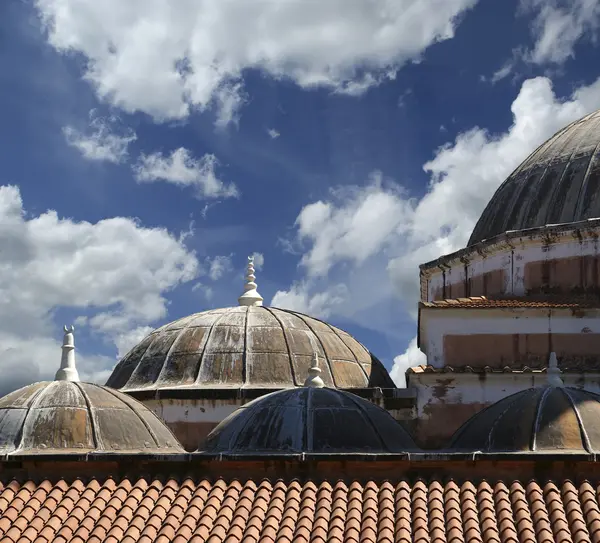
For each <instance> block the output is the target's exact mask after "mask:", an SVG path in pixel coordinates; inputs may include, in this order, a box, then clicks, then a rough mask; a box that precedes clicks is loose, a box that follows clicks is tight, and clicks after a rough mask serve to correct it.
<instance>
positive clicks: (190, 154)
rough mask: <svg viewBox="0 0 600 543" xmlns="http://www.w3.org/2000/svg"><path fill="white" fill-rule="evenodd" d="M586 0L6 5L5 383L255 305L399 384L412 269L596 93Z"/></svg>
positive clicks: (7, 386) (1, 77) (1, 299)
mask: <svg viewBox="0 0 600 543" xmlns="http://www.w3.org/2000/svg"><path fill="white" fill-rule="evenodd" d="M599 32H600V0H567V1H561V0H503V1H499V0H252V1H248V0H129V1H128V2H122V1H121V0H104V1H102V2H98V1H97V0H4V1H3V2H0V119H1V120H2V122H1V123H0V142H1V145H0V167H1V169H0V177H1V178H0V255H1V258H0V371H2V375H3V378H2V384H1V385H0V393H5V392H8V391H9V390H12V389H14V388H17V387H18V386H22V385H25V384H28V383H30V382H33V381H37V380H43V379H49V378H50V379H51V378H52V377H53V375H54V373H55V371H56V369H57V368H58V365H59V363H60V344H61V340H62V327H63V325H65V324H66V325H70V324H74V325H75V329H76V332H75V334H76V335H75V337H76V344H77V357H78V367H79V371H80V374H81V377H82V378H83V379H86V380H91V381H95V382H100V383H103V382H104V381H105V380H106V378H107V377H108V375H109V374H110V371H111V369H112V368H113V367H114V365H115V364H116V362H117V360H118V359H119V357H121V356H123V355H125V354H126V353H127V351H128V350H129V349H130V348H131V347H133V346H134V345H135V344H136V342H137V341H139V340H141V339H142V338H143V337H144V336H145V335H146V334H148V333H149V332H150V331H152V330H153V329H154V328H156V327H158V326H160V325H162V324H165V323H167V322H170V321H173V320H176V319H178V318H181V317H183V316H186V315H189V314H192V313H196V312H200V311H204V310H208V309H212V308H216V307H229V306H233V305H236V304H237V297H238V296H239V295H240V294H241V293H242V292H243V281H244V280H243V275H244V268H245V265H246V262H247V256H249V255H254V256H255V263H256V267H257V283H258V285H259V292H260V293H261V294H262V296H263V297H264V299H265V304H268V305H272V306H276V307H282V308H288V309H292V310H297V311H301V312H304V313H307V314H309V315H312V316H314V317H317V318H321V319H325V320H327V321H328V322H330V323H331V324H333V325H336V326H339V327H340V328H342V329H345V330H347V331H348V332H350V333H351V334H353V335H354V336H355V337H356V338H357V339H358V340H359V341H361V342H362V343H363V344H365V345H366V346H367V347H368V348H369V349H370V350H371V351H372V352H373V353H374V354H375V355H376V356H377V357H378V358H379V359H381V360H382V361H383V363H384V364H385V365H386V367H387V368H388V370H390V371H391V373H392V376H393V378H394V379H395V381H396V382H397V383H398V385H399V386H402V385H403V383H404V372H405V370H406V368H407V367H408V366H410V365H415V364H420V363H424V362H425V360H424V356H423V355H422V353H420V351H419V350H418V348H417V347H416V341H415V335H416V317H417V302H418V297H419V264H421V263H424V262H427V261H430V260H433V259H434V258H437V257H438V256H440V255H442V254H446V253H450V252H452V251H455V250H458V249H460V248H461V247H463V246H464V245H465V243H466V242H467V240H468V237H469V235H470V233H471V230H472V229H473V226H474V224H475V222H476V221H477V219H478V217H479V215H480V214H481V212H482V211H483V208H484V207H485V205H486V203H487V201H488V200H489V198H490V197H491V196H492V195H493V193H494V191H495V190H496V188H497V187H498V186H499V185H500V183H501V182H502V181H503V180H504V178H505V177H507V176H508V175H509V174H510V172H511V171H512V170H513V169H514V168H515V167H516V166H518V164H519V163H520V162H521V161H522V160H524V159H525V158H526V157H527V155H528V154H529V153H530V152H531V151H533V150H534V149H535V147H537V146H538V145H539V144H541V143H542V142H543V141H545V140H546V139H547V138H549V137H550V136H551V135H552V134H554V133H555V132H556V131H557V130H559V129H560V128H561V127H562V126H564V125H565V124H567V123H569V122H571V121H574V120H576V119H577V118H579V117H581V116H583V115H585V114H587V113H589V112H591V111H594V110H596V109H598V108H600V66H599V64H598V58H599V53H600V46H599V44H598V38H599V37H600V36H599Z"/></svg>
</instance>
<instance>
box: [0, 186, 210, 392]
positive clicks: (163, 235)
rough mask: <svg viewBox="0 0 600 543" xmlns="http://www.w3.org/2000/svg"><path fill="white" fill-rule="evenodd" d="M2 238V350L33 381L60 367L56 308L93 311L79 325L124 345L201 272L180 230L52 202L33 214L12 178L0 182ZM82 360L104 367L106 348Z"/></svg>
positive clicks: (92, 368) (87, 368) (92, 370)
mask: <svg viewBox="0 0 600 543" xmlns="http://www.w3.org/2000/svg"><path fill="white" fill-rule="evenodd" d="M0 246H1V247H2V251H3V258H2V260H1V262H0V302H1V303H0V353H4V354H3V355H2V356H1V357H0V359H1V360H3V364H9V366H11V367H12V366H14V369H15V371H17V369H18V371H21V370H22V369H23V368H24V367H30V369H31V375H30V377H29V381H31V379H32V378H38V377H37V376H39V377H40V378H45V377H48V376H49V375H50V374H52V375H53V373H52V372H54V371H56V367H57V363H58V362H57V361H59V360H60V343H58V340H55V339H53V338H56V336H57V333H56V332H57V327H56V326H55V325H54V323H53V314H54V312H55V311H56V309H58V308H69V309H71V310H73V309H75V310H77V309H81V310H82V312H83V311H84V310H85V313H87V314H88V315H89V316H87V317H85V318H84V317H82V318H78V319H77V321H76V322H77V325H78V326H87V327H89V329H91V330H92V331H93V332H94V333H97V334H100V336H101V337H104V338H106V339H107V340H109V341H111V342H113V343H114V345H115V346H116V347H117V348H118V350H119V353H121V354H122V353H123V352H124V351H125V350H126V349H127V348H128V347H129V346H131V345H132V343H133V342H135V340H136V339H138V338H139V337H141V335H143V334H145V333H147V332H148V331H149V326H150V325H151V324H153V323H155V322H156V321H158V320H160V319H163V318H164V317H165V316H166V315H167V299H166V297H165V294H166V293H167V292H168V291H170V290H171V289H173V288H175V287H176V286H177V285H179V284H181V283H184V282H187V281H190V280H192V279H193V278H194V277H196V275H197V273H198V262H197V259H196V256H195V254H194V253H193V252H191V251H189V250H188V249H187V248H186V246H185V244H184V242H183V236H181V237H179V238H177V237H175V236H173V235H172V234H170V233H169V232H167V231H166V230H164V229H161V228H144V227H142V226H141V225H139V224H138V223H137V222H135V221H134V220H132V219H128V218H123V217H116V218H111V219H105V220H102V221H99V222H97V223H89V222H85V221H80V222H78V221H74V220H72V219H66V218H61V217H59V216H58V214H57V213H56V212H55V211H47V212H45V213H43V214H41V215H39V216H34V217H29V216H28V215H27V214H26V212H25V208H24V205H23V201H22V199H21V194H20V192H19V189H18V188H17V187H14V186H3V187H0ZM58 329H59V330H60V328H58ZM58 335H59V336H60V334H58ZM57 349H58V350H57ZM80 360H81V364H80V366H81V369H80V371H81V372H82V373H83V374H90V375H101V374H102V371H108V369H110V368H107V367H106V360H108V357H85V356H84V355H80ZM113 360H114V359H113ZM103 364H104V365H103ZM36 367H37V368H38V369H37V370H36V369H35V368H36ZM38 370H39V371H38ZM3 375H8V372H4V373H3Z"/></svg>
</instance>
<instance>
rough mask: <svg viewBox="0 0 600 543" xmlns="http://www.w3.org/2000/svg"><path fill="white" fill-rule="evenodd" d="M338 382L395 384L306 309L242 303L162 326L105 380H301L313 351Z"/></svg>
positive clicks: (216, 383)
mask: <svg viewBox="0 0 600 543" xmlns="http://www.w3.org/2000/svg"><path fill="white" fill-rule="evenodd" d="M315 352H316V353H317V354H318V355H319V356H320V357H322V358H324V359H325V361H326V363H325V364H323V365H322V369H323V375H322V377H323V380H324V381H325V384H326V385H327V386H329V387H338V388H366V387H380V388H395V385H394V382H393V381H392V379H391V377H390V376H389V374H388V372H387V371H386V369H385V368H384V366H383V364H382V363H381V362H380V361H379V360H378V359H377V358H375V357H374V356H373V355H371V353H370V352H369V351H368V350H367V349H366V348H365V347H363V346H362V345H361V344H360V343H359V342H358V341H357V340H356V339H354V338H353V337H352V336H351V335H350V334H348V333H346V332H344V331H342V330H340V329H339V328H336V327H335V326H332V325H330V324H327V323H325V322H323V321H320V320H317V319H315V318H312V317H308V316H306V315H302V314H301V313H297V312H294V311H288V310H284V309H276V308H273V307H263V306H239V307H229V308H224V309H215V310H212V311H205V312H202V313H196V314H194V315H190V316H189V317H184V318H182V319H179V320H176V321H175V322H172V323H170V324H166V325H165V326H163V327H161V328H159V329H158V330H155V331H154V332H152V333H151V334H150V335H149V336H147V337H146V338H145V339H143V340H142V341H141V342H140V343H139V344H138V345H137V346H136V347H134V348H133V349H132V350H131V351H130V352H129V353H128V354H127V355H125V357H124V358H123V359H122V360H121V361H120V362H119V364H118V365H117V366H116V368H115V369H114V371H113V373H112V375H111V376H110V378H109V379H108V381H107V383H106V384H107V386H110V387H113V388H118V389H120V390H122V391H132V390H139V389H169V388H173V387H188V388H218V387H238V388H239V387H257V388H260V387H264V388H288V387H294V386H301V385H302V383H303V381H304V376H306V373H307V371H308V368H309V367H310V362H311V359H312V356H313V354H314V353H315Z"/></svg>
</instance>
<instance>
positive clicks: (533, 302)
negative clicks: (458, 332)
mask: <svg viewBox="0 0 600 543" xmlns="http://www.w3.org/2000/svg"><path fill="white" fill-rule="evenodd" d="M421 307H432V308H436V309H437V308H440V309H448V308H454V309H455V308H465V307H466V308H469V309H479V308H482V309H488V308H495V307H497V308H511V307H532V308H538V307H539V308H546V307H547V308H590V307H600V301H599V300H597V299H595V298H576V297H560V298H558V297H554V296H553V297H550V296H548V297H543V298H539V297H522V298H488V297H486V296H471V297H469V298H447V299H445V300H435V301H431V302H421Z"/></svg>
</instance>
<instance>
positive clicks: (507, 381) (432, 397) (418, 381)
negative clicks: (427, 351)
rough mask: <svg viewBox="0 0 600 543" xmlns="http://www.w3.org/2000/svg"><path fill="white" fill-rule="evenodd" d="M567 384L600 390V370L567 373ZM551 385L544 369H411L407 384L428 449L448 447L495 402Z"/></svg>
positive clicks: (418, 433) (415, 429)
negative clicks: (480, 413)
mask: <svg viewBox="0 0 600 543" xmlns="http://www.w3.org/2000/svg"><path fill="white" fill-rule="evenodd" d="M562 379H563V381H564V383H565V385H567V386H574V387H578V388H584V389H586V390H589V391H591V392H596V393H600V372H589V373H585V374H584V373H573V374H569V373H563V375H562ZM546 384H547V376H546V373H545V372H543V371H541V370H533V371H531V370H530V371H507V372H500V371H498V372H484V371H477V370H474V371H472V372H466V371H464V370H463V371H454V372H451V371H443V370H435V371H429V372H426V371H422V370H421V369H416V371H415V370H409V372H408V373H407V386H408V387H410V388H412V389H413V390H414V391H415V392H416V417H415V420H414V422H413V425H412V426H411V428H410V429H411V432H412V434H413V437H414V438H415V441H416V442H417V444H418V445H419V446H420V447H423V448H425V449H436V448H445V447H447V446H448V443H449V441H450V438H451V437H452V435H453V434H454V432H455V431H456V430H458V428H460V426H462V424H464V423H465V422H466V421H467V420H468V419H469V418H470V417H471V416H473V415H474V414H476V413H478V412H479V411H481V410H482V409H484V408H485V407H487V406H489V405H491V404H493V403H494V402H496V401H498V400H501V399H502V398H505V397H506V396H509V395H510V394H514V393H516V392H520V391H522V390H524V389H527V388H531V387H538V386H544V385H546Z"/></svg>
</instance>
